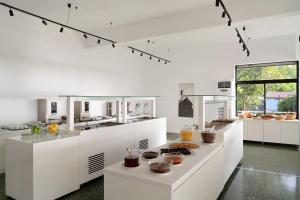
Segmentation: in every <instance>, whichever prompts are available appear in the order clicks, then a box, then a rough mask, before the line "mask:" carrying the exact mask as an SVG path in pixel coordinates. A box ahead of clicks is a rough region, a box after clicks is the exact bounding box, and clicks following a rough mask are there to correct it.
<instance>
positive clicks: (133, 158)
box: [124, 148, 140, 167]
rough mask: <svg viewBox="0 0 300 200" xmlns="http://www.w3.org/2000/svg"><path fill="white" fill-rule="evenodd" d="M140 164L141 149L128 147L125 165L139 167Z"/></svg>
mask: <svg viewBox="0 0 300 200" xmlns="http://www.w3.org/2000/svg"><path fill="white" fill-rule="evenodd" d="M139 164H140V163H139V150H138V149H131V148H127V149H126V153H125V156H124V166H125V167H138V166H139Z"/></svg>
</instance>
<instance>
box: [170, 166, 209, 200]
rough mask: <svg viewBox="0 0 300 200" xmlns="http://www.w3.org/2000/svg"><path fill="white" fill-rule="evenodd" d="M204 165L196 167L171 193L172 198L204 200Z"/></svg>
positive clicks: (173, 199) (175, 199)
mask: <svg viewBox="0 0 300 200" xmlns="http://www.w3.org/2000/svg"><path fill="white" fill-rule="evenodd" d="M203 177H205V167H201V168H200V169H198V171H197V172H195V174H194V175H193V176H192V177H190V178H189V179H188V180H187V181H186V182H185V183H184V184H183V185H181V186H180V187H179V188H178V189H177V190H175V192H173V193H172V200H183V199H187V198H188V199H189V200H206V183H205V179H204V178H203Z"/></svg>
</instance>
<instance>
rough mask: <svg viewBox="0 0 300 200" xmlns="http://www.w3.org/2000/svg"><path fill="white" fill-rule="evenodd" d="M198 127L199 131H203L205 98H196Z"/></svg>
mask: <svg viewBox="0 0 300 200" xmlns="http://www.w3.org/2000/svg"><path fill="white" fill-rule="evenodd" d="M198 125H199V130H200V131H201V130H204V129H205V97H203V96H199V97H198Z"/></svg>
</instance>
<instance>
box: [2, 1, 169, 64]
mask: <svg viewBox="0 0 300 200" xmlns="http://www.w3.org/2000/svg"><path fill="white" fill-rule="evenodd" d="M0 5H1V6H4V7H7V8H9V15H10V16H11V17H13V16H14V12H13V11H14V10H16V11H18V12H21V13H24V14H26V15H30V16H32V17H35V18H38V19H40V20H42V23H43V24H44V25H45V26H47V25H48V23H52V24H55V25H58V26H59V27H60V29H59V32H60V33H63V31H64V29H70V30H73V31H75V32H78V33H81V34H83V37H84V38H85V39H88V37H89V36H90V37H94V38H96V39H98V40H97V43H98V44H100V42H101V40H104V41H106V42H109V43H111V45H112V47H113V48H115V44H116V43H117V42H116V41H114V40H111V39H108V38H104V37H101V36H98V35H95V34H93V33H89V32H87V31H84V30H80V29H78V28H74V27H72V26H69V25H66V24H62V23H60V22H57V21H54V20H52V19H49V18H45V17H42V16H40V15H37V14H34V13H32V12H28V11H26V10H23V9H20V8H17V7H14V6H11V5H8V4H6V3H3V2H0ZM68 6H70V5H68ZM128 48H129V49H131V50H133V51H138V52H140V53H141V56H142V55H143V54H146V55H149V56H150V60H151V59H152V57H154V58H157V59H158V62H160V61H161V60H162V61H164V62H165V64H167V63H169V62H171V61H169V60H167V59H164V58H161V57H158V56H155V55H153V54H150V53H147V52H145V51H142V50H139V49H136V48H134V47H130V46H128Z"/></svg>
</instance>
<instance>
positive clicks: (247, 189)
mask: <svg viewBox="0 0 300 200" xmlns="http://www.w3.org/2000/svg"><path fill="white" fill-rule="evenodd" d="M177 137H178V136H176V135H168V140H172V139H176V138H177ZM4 199H8V198H6V197H5V187H4V175H3V174H0V200H4ZM82 199H84V200H103V178H98V179H96V180H94V181H91V182H89V183H87V184H85V185H82V186H81V189H80V190H78V191H76V192H74V193H71V194H69V195H67V196H64V197H62V198H60V200H82ZM219 200H300V153H299V152H298V151H297V149H296V148H295V147H290V146H281V145H270V144H264V145H263V144H257V143H245V144H244V158H243V160H242V162H241V165H240V166H239V167H238V168H237V169H236V170H235V172H234V174H233V175H232V176H231V178H230V180H229V181H228V183H227V184H226V186H225V188H224V191H223V193H222V194H221V195H220V197H219Z"/></svg>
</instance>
